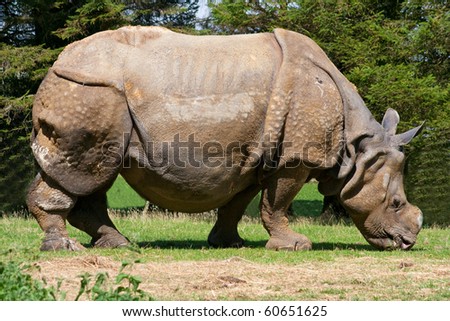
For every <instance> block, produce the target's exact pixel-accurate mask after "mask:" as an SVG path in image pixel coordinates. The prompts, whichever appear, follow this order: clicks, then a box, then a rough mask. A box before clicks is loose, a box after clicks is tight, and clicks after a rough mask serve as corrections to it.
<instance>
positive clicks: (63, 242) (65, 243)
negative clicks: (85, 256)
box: [41, 236, 86, 251]
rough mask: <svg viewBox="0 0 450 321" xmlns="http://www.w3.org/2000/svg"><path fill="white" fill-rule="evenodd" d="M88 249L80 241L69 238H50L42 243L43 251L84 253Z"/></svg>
mask: <svg viewBox="0 0 450 321" xmlns="http://www.w3.org/2000/svg"><path fill="white" fill-rule="evenodd" d="M85 249H86V248H85V247H84V246H83V245H81V244H80V243H79V242H78V241H76V240H73V239H70V238H68V237H58V236H50V237H46V238H45V239H44V241H43V242H42V246H41V251H59V250H66V251H82V250H85Z"/></svg>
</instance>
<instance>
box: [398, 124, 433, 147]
mask: <svg viewBox="0 0 450 321" xmlns="http://www.w3.org/2000/svg"><path fill="white" fill-rule="evenodd" d="M423 124H425V122H423V123H422V124H421V125H420V126H417V127H415V128H413V129H410V130H408V131H407V132H404V133H402V134H398V135H395V136H392V140H391V142H392V143H391V144H392V145H394V146H403V145H406V144H408V143H409V142H410V141H411V140H412V139H413V138H414V137H416V136H417V135H418V134H419V133H420V131H421V130H422V128H423Z"/></svg>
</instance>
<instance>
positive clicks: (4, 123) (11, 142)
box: [0, 96, 36, 213]
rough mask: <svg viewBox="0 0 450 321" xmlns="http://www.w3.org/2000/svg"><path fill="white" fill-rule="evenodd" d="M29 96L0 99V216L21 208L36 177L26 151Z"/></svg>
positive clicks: (29, 109)
mask: <svg viewBox="0 0 450 321" xmlns="http://www.w3.org/2000/svg"><path fill="white" fill-rule="evenodd" d="M32 100H33V97H32V96H23V97H21V98H15V99H9V98H6V97H2V96H0V104H1V105H2V106H3V108H2V109H0V155H1V162H0V213H1V212H6V211H12V210H17V209H18V208H21V207H23V206H24V205H25V196H26V190H27V186H28V185H29V183H30V182H31V180H32V179H33V177H34V176H35V175H36V169H35V165H34V158H33V155H32V153H31V149H30V133H31V128H32V125H31V104H32Z"/></svg>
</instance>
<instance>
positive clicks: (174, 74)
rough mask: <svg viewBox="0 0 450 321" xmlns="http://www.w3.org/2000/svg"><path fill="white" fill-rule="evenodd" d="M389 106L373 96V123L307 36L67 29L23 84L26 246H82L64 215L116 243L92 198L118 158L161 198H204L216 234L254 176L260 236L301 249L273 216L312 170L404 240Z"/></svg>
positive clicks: (281, 213) (222, 233)
mask: <svg viewBox="0 0 450 321" xmlns="http://www.w3.org/2000/svg"><path fill="white" fill-rule="evenodd" d="M398 122H399V116H398V114H397V112H395V111H394V110H392V109H389V110H388V111H387V112H386V115H385V117H384V119H383V122H382V124H381V125H380V124H379V123H377V122H376V121H375V120H374V118H373V117H372V115H371V114H370V112H369V111H368V109H367V108H366V106H365V105H364V103H363V101H362V100H361V98H360V96H359V95H358V93H357V92H356V90H355V88H354V87H353V86H352V85H351V84H350V83H349V82H348V81H347V80H346V79H345V78H344V77H343V76H342V74H340V73H339V71H338V70H337V69H336V67H335V66H334V65H333V64H332V63H331V62H330V60H329V59H328V58H327V57H326V55H325V54H324V52H323V51H322V50H321V49H320V48H319V47H318V46H317V44H315V43H314V42H313V41H312V40H311V39H309V38H307V37H305V36H303V35H300V34H297V33H294V32H290V31H286V30H282V29H277V30H275V32H274V33H271V34H268V33H266V34H258V35H239V36H201V37H195V36H187V35H181V34H177V33H173V32H171V31H169V30H167V29H164V28H157V27H146V28H144V27H127V28H122V29H119V30H116V31H107V32H101V33H98V34H96V35H93V36H91V37H88V38H86V39H84V40H81V41H79V42H76V43H73V44H71V45H69V46H68V47H67V48H66V49H65V50H64V51H63V52H62V53H61V55H60V56H59V58H58V60H57V61H56V62H55V64H54V65H53V67H52V68H51V69H50V71H49V73H48V75H47V77H46V78H45V80H44V81H43V83H42V84H41V86H40V88H39V91H38V93H37V95H36V99H35V103H34V106H33V126H34V134H33V138H32V149H33V153H34V155H35V158H36V160H37V162H38V163H39V165H40V168H41V171H40V173H39V174H38V175H37V177H36V179H35V181H34V182H33V183H32V185H31V187H30V190H29V194H28V206H29V209H30V211H31V212H32V213H33V215H34V216H35V217H36V219H37V221H38V223H39V224H40V226H41V228H42V229H43V230H44V232H45V238H44V240H43V244H42V247H41V249H42V250H59V249H65V250H80V249H83V246H82V245H81V244H80V243H78V242H77V241H76V240H73V239H70V238H69V236H68V233H67V231H66V227H65V223H66V221H68V222H69V223H70V224H72V225H73V226H75V227H77V228H79V229H81V230H83V231H85V232H86V233H88V234H90V235H91V236H92V244H93V245H94V246H98V247H119V246H123V245H126V244H127V243H128V240H127V239H126V238H125V237H124V236H122V235H121V234H120V233H119V232H118V231H117V229H116V228H115V226H114V224H113V223H112V221H111V220H110V219H109V217H108V213H107V207H106V194H105V193H106V191H107V190H108V188H109V187H110V186H111V184H112V183H113V181H114V179H115V178H116V177H117V175H118V174H119V173H120V174H121V175H123V177H124V178H125V179H126V180H127V182H128V183H129V184H130V185H131V186H132V187H133V188H134V189H135V190H136V191H137V192H138V193H139V194H140V195H142V196H143V197H144V198H146V199H148V200H150V201H151V202H153V203H155V204H157V205H159V206H161V207H164V208H168V209H171V210H176V211H184V212H201V211H207V210H211V209H213V208H219V211H218V218H217V222H216V224H215V225H214V227H213V229H212V231H211V233H210V235H209V238H208V241H209V243H210V244H211V245H213V246H217V247H230V246H241V245H242V244H243V240H242V239H241V237H240V236H239V234H238V231H237V224H238V222H239V220H240V219H241V217H242V215H243V212H244V210H245V208H246V206H247V204H248V203H249V202H250V200H251V199H252V198H253V197H254V196H255V195H256V194H257V193H258V192H260V191H261V192H262V195H261V203H260V210H261V218H262V222H263V225H264V227H265V228H266V230H267V231H268V233H269V236H270V238H269V241H268V242H267V245H266V247H267V248H269V249H276V250H284V249H285V250H304V249H311V242H310V241H309V239H308V238H307V237H306V236H304V235H302V234H298V233H296V232H294V231H292V230H291V229H290V228H289V227H288V219H287V217H286V210H287V208H288V206H289V204H290V203H291V201H292V200H293V198H294V196H295V195H296V194H297V193H298V192H299V190H300V189H301V187H302V185H303V184H304V183H305V182H306V181H308V180H310V179H312V178H315V179H317V180H318V181H319V190H320V191H321V193H323V194H324V195H336V196H337V197H338V198H339V200H340V202H341V203H342V205H343V206H344V207H345V209H346V210H347V211H348V212H349V213H350V215H351V217H352V219H353V221H354V222H355V224H356V226H357V227H358V229H359V230H360V231H361V233H362V234H363V236H364V237H365V238H366V239H367V241H368V242H369V243H370V244H372V245H374V246H375V247H376V248H379V249H394V248H400V249H409V248H411V247H412V246H413V244H414V243H415V241H416V236H417V234H418V233H419V230H420V228H421V225H422V213H421V211H420V210H419V209H418V208H417V207H415V206H413V205H411V204H409V203H408V201H407V200H406V196H405V193H404V190H403V182H402V181H403V166H404V155H403V154H402V153H401V152H400V151H399V147H400V146H401V145H404V144H406V143H408V142H409V141H410V140H411V139H412V138H413V137H414V136H415V135H416V134H417V132H418V131H419V129H420V128H419V127H418V128H415V129H413V130H410V131H408V132H406V133H403V134H400V135H396V134H395V131H396V126H397V124H398ZM281 143H283V144H281ZM177 146H178V148H177Z"/></svg>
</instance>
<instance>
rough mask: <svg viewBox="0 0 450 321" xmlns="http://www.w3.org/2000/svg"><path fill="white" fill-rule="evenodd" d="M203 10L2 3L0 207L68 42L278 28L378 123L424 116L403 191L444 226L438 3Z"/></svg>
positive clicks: (448, 34) (443, 55) (447, 159)
mask: <svg viewBox="0 0 450 321" xmlns="http://www.w3.org/2000/svg"><path fill="white" fill-rule="evenodd" d="M211 7H212V15H211V17H210V18H208V19H206V20H202V21H199V20H198V19H196V15H195V14H196V11H197V9H198V3H197V2H196V1H175V0H172V1H118V0H117V1H116V0H59V1H48V0H13V1H3V2H2V5H1V7H0V8H1V13H0V19H1V20H0V28H1V30H0V39H1V43H0V61H1V66H0V68H1V80H0V86H1V87H0V133H1V137H0V153H1V162H0V211H3V212H6V211H10V210H12V209H15V208H17V207H20V206H23V203H24V198H23V197H24V191H25V189H26V186H27V185H28V183H29V181H30V179H31V178H32V177H33V176H34V174H35V171H36V169H35V167H34V162H33V159H32V157H31V153H30V150H29V147H28V142H29V135H30V132H31V126H30V125H31V124H30V116H31V113H30V108H31V103H32V100H33V94H34V93H35V92H36V90H37V88H38V85H39V83H40V81H41V80H42V78H43V77H44V75H45V73H46V70H47V69H48V67H49V66H50V65H51V64H52V62H53V61H54V60H55V59H56V57H57V55H58V53H59V52H60V51H61V50H62V48H63V47H64V46H65V45H67V44H68V43H70V42H72V41H75V40H78V39H81V38H83V37H86V36H88V35H91V34H93V33H95V32H98V31H101V30H105V29H114V28H118V27H120V26H123V25H129V24H132V25H136V24H140V25H165V26H169V27H170V28H172V29H177V30H179V31H182V32H187V33H218V34H234V33H252V32H263V31H271V30H272V29H273V28H275V27H282V28H287V29H290V30H294V31H298V32H301V33H304V34H306V35H308V36H310V37H311V38H313V39H314V40H315V41H316V42H318V43H319V45H320V46H321V47H322V48H323V49H324V50H325V51H326V52H327V54H328V55H329V56H330V58H331V59H332V61H333V62H334V63H335V64H336V66H338V68H339V69H340V70H341V71H342V72H343V73H344V74H345V75H346V76H347V77H348V78H349V79H350V80H351V81H352V82H353V83H354V84H355V85H356V86H357V88H358V89H359V91H360V93H361V95H362V96H363V98H364V99H365V101H366V102H367V104H368V107H369V108H370V109H371V111H372V112H373V114H374V115H375V117H376V118H377V119H378V120H380V119H381V118H382V115H383V113H384V111H385V110H386V109H387V108H389V107H391V108H395V109H396V110H398V112H399V113H400V115H401V117H402V122H401V124H400V128H399V130H400V131H402V130H406V129H408V128H410V127H412V126H414V125H417V124H418V123H420V122H421V121H423V120H426V128H425V130H424V132H423V134H422V135H421V137H420V138H419V139H416V140H415V142H414V143H413V144H412V145H411V146H409V147H408V149H407V153H408V155H409V162H408V165H407V177H406V186H407V191H408V193H409V198H410V200H411V201H412V202H415V203H417V205H419V206H420V207H421V208H422V210H423V211H424V213H425V222H426V223H427V224H433V223H439V224H445V225H448V224H449V221H450V218H449V215H448V211H449V208H450V204H449V199H450V197H449V191H450V178H449V177H450V176H449V172H450V148H449V147H450V146H449V144H450V130H449V128H450V99H449V98H450V97H449V91H450V83H449V75H450V63H449V56H450V11H449V4H448V1H447V0H397V1H388V0H318V1H316V0H314V1H313V0H295V1H270V0H268V1H222V2H221V3H218V4H215V5H212V6H211ZM199 29H202V30H199Z"/></svg>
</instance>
